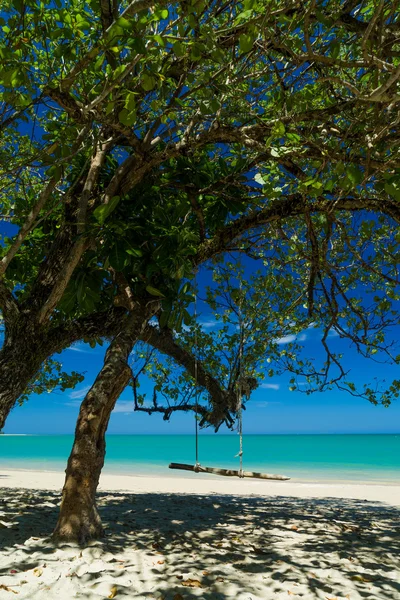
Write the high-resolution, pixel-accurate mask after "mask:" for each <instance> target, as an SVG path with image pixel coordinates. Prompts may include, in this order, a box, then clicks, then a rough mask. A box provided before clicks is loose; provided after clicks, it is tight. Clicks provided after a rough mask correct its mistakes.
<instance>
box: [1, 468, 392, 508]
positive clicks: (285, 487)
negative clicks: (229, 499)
mask: <svg viewBox="0 0 400 600" xmlns="http://www.w3.org/2000/svg"><path fill="white" fill-rule="evenodd" d="M63 483H64V471H60V470H59V471H43V470H22V469H21V470H19V469H7V468H0V488H13V489H15V488H20V489H21V488H24V489H34V490H52V491H59V492H61V489H62V486H63ZM98 491H99V492H106V491H107V492H116V491H118V492H127V493H133V494H145V493H155V494H171V493H173V494H182V495H194V494H195V495H210V494H212V495H220V496H260V497H266V496H276V497H295V498H316V499H323V498H342V499H355V500H367V501H371V502H382V503H385V504H387V505H391V506H400V484H396V483H395V482H393V483H375V482H358V481H357V482H348V481H346V482H343V481H340V482H335V481H329V482H328V481H293V480H289V481H273V480H271V481H266V480H258V479H238V478H231V477H218V476H212V475H208V476H204V475H201V474H187V475H186V476H180V477H179V476H174V475H171V476H158V475H145V474H139V475H125V474H110V473H107V472H105V473H102V475H101V478H100V484H99V488H98Z"/></svg>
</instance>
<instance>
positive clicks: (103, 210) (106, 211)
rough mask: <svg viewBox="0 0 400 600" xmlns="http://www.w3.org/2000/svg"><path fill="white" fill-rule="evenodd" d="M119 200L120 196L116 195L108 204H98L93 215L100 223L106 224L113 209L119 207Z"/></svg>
mask: <svg viewBox="0 0 400 600" xmlns="http://www.w3.org/2000/svg"><path fill="white" fill-rule="evenodd" d="M119 201H120V197H119V196H114V197H113V198H111V200H110V202H109V203H108V204H102V205H101V206H98V207H97V208H96V209H95V210H94V211H93V216H94V218H95V219H96V220H97V221H98V222H99V223H100V225H103V224H104V221H105V220H106V219H107V217H108V216H109V215H110V214H111V213H112V211H113V210H114V209H115V208H116V207H117V205H118V203H119Z"/></svg>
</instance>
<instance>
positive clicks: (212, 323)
mask: <svg viewBox="0 0 400 600" xmlns="http://www.w3.org/2000/svg"><path fill="white" fill-rule="evenodd" d="M200 325H201V326H202V327H204V329H212V328H213V327H217V326H218V325H219V323H218V321H216V320H215V319H209V320H208V321H200Z"/></svg>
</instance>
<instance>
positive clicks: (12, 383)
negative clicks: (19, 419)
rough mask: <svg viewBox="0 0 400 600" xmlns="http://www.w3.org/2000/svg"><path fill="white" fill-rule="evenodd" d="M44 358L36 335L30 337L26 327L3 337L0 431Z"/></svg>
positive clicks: (44, 346) (0, 378)
mask: <svg viewBox="0 0 400 600" xmlns="http://www.w3.org/2000/svg"><path fill="white" fill-rule="evenodd" d="M47 357H48V353H47V347H46V344H45V343H44V340H43V339H42V338H41V336H40V335H36V336H35V337H32V335H31V334H30V333H29V331H28V328H24V327H22V328H18V330H15V331H13V334H12V335H6V339H5V341H4V345H3V348H2V349H1V350H0V430H1V429H2V428H3V427H4V424H5V421H6V419H7V417H8V415H9V413H10V411H11V410H12V408H13V407H14V405H15V403H16V401H17V400H18V398H19V396H21V394H22V393H23V392H24V390H25V389H26V387H27V385H28V383H29V382H30V381H31V380H32V379H33V378H34V377H35V375H36V373H37V372H38V370H39V369H40V366H41V364H42V362H43V361H44V360H45V359H46V358H47Z"/></svg>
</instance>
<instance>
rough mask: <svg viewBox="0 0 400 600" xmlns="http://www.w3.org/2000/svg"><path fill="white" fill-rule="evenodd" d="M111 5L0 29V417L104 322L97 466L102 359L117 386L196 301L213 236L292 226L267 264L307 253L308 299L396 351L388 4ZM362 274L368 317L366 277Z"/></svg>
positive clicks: (95, 399) (29, 12)
mask: <svg viewBox="0 0 400 600" xmlns="http://www.w3.org/2000/svg"><path fill="white" fill-rule="evenodd" d="M116 8H118V11H114V12H113V13H112V14H111V12H110V11H108V10H105V8H104V6H103V3H102V5H101V6H99V5H98V3H97V2H95V1H94V0H93V1H92V2H91V3H89V4H87V5H82V3H81V2H79V1H77V0H76V1H70V2H69V4H68V6H67V7H63V6H62V5H60V6H58V5H56V7H54V5H53V4H48V5H45V4H41V5H40V6H37V4H36V3H35V2H25V3H22V2H16V1H14V2H12V3H11V2H10V3H8V4H7V5H6V7H5V9H4V11H3V13H2V20H3V22H2V31H3V38H2V42H1V46H0V53H1V58H2V60H3V67H2V70H1V72H0V79H1V85H2V88H1V94H2V98H1V100H2V106H1V124H0V129H1V135H2V138H1V140H2V141H1V144H2V145H1V149H0V152H1V158H2V161H1V162H2V167H1V169H2V171H1V173H0V176H1V182H2V187H1V189H2V192H1V193H2V196H1V202H2V214H3V218H5V219H8V220H10V222H11V223H12V224H14V225H16V226H17V231H16V232H15V234H14V235H13V236H11V237H10V238H9V239H5V240H4V245H3V256H2V260H1V267H0V277H1V279H0V306H1V310H2V313H3V317H4V321H5V340H4V344H3V348H2V350H1V353H0V374H1V376H0V427H2V425H3V423H4V421H5V418H6V417H7V414H8V413H9V411H10V410H11V408H12V406H13V405H14V403H15V401H16V400H17V398H18V397H19V396H20V395H21V394H22V393H23V392H24V390H25V389H26V388H27V386H28V385H29V382H31V381H32V379H33V378H34V377H35V376H36V374H37V372H38V370H39V369H40V366H41V365H42V364H43V361H45V360H46V359H48V358H49V357H50V356H52V355H53V354H54V353H55V352H59V351H60V350H62V349H63V348H65V347H68V345H70V344H71V343H73V342H74V341H76V340H78V339H85V340H88V341H91V343H96V340H99V339H100V338H102V337H108V338H112V339H114V342H113V343H112V344H111V346H110V350H109V352H108V353H107V356H106V361H105V364H104V367H103V369H102V371H101V373H100V374H99V378H98V380H97V381H96V383H95V385H94V387H93V388H92V390H91V392H90V393H89V395H88V397H87V398H86V399H85V401H84V403H83V405H82V412H81V417H82V420H80V421H79V424H78V429H77V432H78V430H79V431H80V433H81V434H82V436H83V437H85V436H86V437H85V440H86V441H85V443H83V441H82V440H83V437H82V438H81V441H80V442H79V444H78V446H79V445H80V446H81V448H92V449H93V450H94V451H96V448H98V451H99V455H96V456H95V455H93V457H92V458H93V461H92V464H96V465H101V463H102V460H103V459H104V444H103V441H102V440H103V437H104V432H105V429H106V426H107V422H108V415H107V413H108V412H109V410H110V409H111V408H112V406H113V398H115V394H116V393H117V390H114V389H113V390H112V389H111V388H107V385H108V384H107V385H106V383H105V381H109V379H107V377H108V375H107V374H108V373H109V372H110V369H113V370H114V377H115V381H117V380H118V381H119V382H120V386H122V385H123V383H124V381H125V379H124V373H125V374H126V373H127V371H126V368H125V365H126V357H127V355H128V354H129V352H130V349H129V345H131V346H130V347H131V348H133V347H134V344H135V342H136V341H137V340H139V339H140V338H141V335H142V333H143V328H144V327H146V325H147V322H148V320H149V318H150V316H151V315H152V314H156V313H158V312H160V310H161V315H160V319H162V321H161V326H162V328H163V327H165V326H170V327H174V326H176V324H177V323H179V321H180V320H181V319H183V318H184V317H183V315H185V312H184V311H185V310H186V308H185V303H186V304H187V302H188V299H185V296H186V295H187V293H186V292H185V285H186V283H187V280H190V279H191V278H192V277H193V272H194V270H196V269H197V268H198V267H199V266H200V265H202V264H204V263H205V262H207V261H209V260H210V259H212V258H213V257H215V256H218V255H221V254H222V253H225V252H231V251H234V250H237V251H240V252H241V253H243V252H245V253H248V254H250V255H251V254H252V253H253V252H254V248H257V246H258V245H261V246H263V247H264V250H262V252H264V255H265V256H264V260H265V261H266V262H267V263H268V262H269V261H270V260H271V256H270V253H268V250H266V249H265V248H268V247H269V244H271V243H274V244H277V245H279V244H281V245H282V248H283V247H285V248H287V249H288V252H289V254H288V256H289V260H288V261H284V262H281V265H280V269H281V271H280V274H279V271H278V270H276V269H274V270H273V271H272V274H273V275H279V277H280V278H281V279H280V281H282V278H284V277H285V276H287V274H288V273H290V270H291V268H292V267H291V265H292V264H293V263H295V262H296V261H297V262H298V264H299V265H302V266H303V267H304V269H305V271H307V274H308V275H307V284H306V286H307V295H306V298H305V300H304V303H305V304H306V305H307V307H308V311H309V317H310V318H313V319H319V320H320V322H321V323H323V324H324V326H325V328H326V331H329V328H331V327H337V328H339V330H340V331H341V332H342V334H343V335H345V332H347V330H346V329H345V328H344V327H343V321H345V320H346V319H347V320H348V321H349V322H350V325H351V328H350V331H351V335H352V336H353V337H352V339H353V341H354V342H355V343H357V344H358V345H359V348H360V349H362V348H365V349H366V350H365V351H366V353H367V354H368V353H369V352H370V351H372V349H378V348H377V346H378V345H379V344H380V345H381V346H382V349H383V351H388V348H387V346H386V345H385V342H384V334H383V331H384V328H385V326H387V325H388V324H390V322H394V321H395V320H396V316H395V315H391V313H390V311H391V309H392V307H393V310H395V305H396V302H397V301H398V295H397V284H398V276H397V267H396V260H397V259H396V257H397V244H398V239H397V237H396V236H397V233H396V230H395V228H394V223H396V224H397V223H398V221H399V218H400V211H399V204H398V199H399V185H398V177H399V155H398V122H397V111H396V107H397V106H398V103H399V94H398V91H397V88H398V79H399V76H400V72H399V66H398V62H399V59H398V52H399V50H398V42H397V32H398V28H399V21H398V14H397V13H396V11H395V10H394V9H393V7H392V6H391V5H386V4H385V3H381V4H380V5H379V7H378V8H376V7H375V5H374V4H373V3H372V2H363V3H361V2H343V1H339V0H337V1H335V2H329V3H328V4H327V5H326V6H325V5H324V6H323V7H317V6H316V3H315V2H313V1H312V2H309V3H306V4H304V3H300V2H298V3H297V2H294V3H293V2H290V3H289V2H288V3H283V5H282V3H281V2H279V3H278V2H274V1H272V0H271V1H268V2H265V1H263V2H257V1H256V0H245V1H244V2H243V3H237V2H233V1H230V0H228V2H226V3H224V4H223V5H222V6H221V5H220V3H217V2H205V1H204V0H200V1H193V2H190V1H189V2H177V3H173V2H171V3H166V2H159V3H157V4H156V5H155V4H154V3H152V2H150V1H146V0H134V1H133V2H131V3H130V4H129V5H126V4H124V3H122V5H121V7H116ZM114 13H115V14H114ZM116 13H118V15H120V16H117V14H116ZM371 213H372V214H371ZM380 219H381V220H382V222H380ZM370 238H372V240H373V244H372V246H371V245H370V242H369V240H370ZM368 248H372V250H371V252H372V254H371V252H369V251H368ZM349 255H351V256H352V259H351V260H349ZM343 272H344V273H345V274H344V276H342V273H343ZM369 277H372V278H374V282H375V283H376V285H377V287H378V291H377V294H376V299H375V300H373V302H372V303H371V311H370V313H368V314H369V315H370V316H369V317H368V318H367V319H365V316H364V315H363V313H362V311H360V310H359V306H360V299H359V296H357V292H358V291H359V290H358V288H359V287H360V286H361V287H362V286H363V285H365V283H366V282H367V280H368V278H369ZM278 280H279V279H277V281H278ZM328 282H329V284H330V285H329V287H328V286H327V283H328ZM386 283H387V284H388V285H387V286H386V287H387V289H388V290H390V297H388V295H387V294H386V293H385V292H384V285H385V284H386ZM350 290H352V291H351V293H349V291H350ZM160 303H161V307H160ZM138 315H142V317H143V322H142V323H139V321H138V319H137V317H138ZM164 321H165V322H164ZM371 327H372V330H373V331H374V332H375V333H374V335H375V338H373V339H372V344H371V342H370V338H369V331H370V329H371ZM340 328H341V329H340ZM127 331H129V332H130V333H131V335H130V337H129V336H128V337H129V340H128V339H127V337H126V332H127ZM346 335H347V333H346ZM379 336H380V337H379ZM382 336H383V337H382ZM325 341H326V340H325ZM328 350H329V349H328ZM328 350H327V351H328ZM118 352H119V353H120V357H119V359H118V360H117V358H116V355H117V354H118ZM328 358H329V361H330V363H331V364H332V363H333V364H334V365H336V367H337V368H339V365H338V363H337V362H335V360H336V359H335V357H334V356H332V355H329V353H328ZM394 358H395V357H394ZM17 367H18V368H17ZM307 373H308V375H310V377H311V376H312V377H314V376H318V372H313V371H310V372H307ZM106 376H107V377H106ZM321 377H322V378H323V377H324V374H322V375H321ZM341 377H342V379H343V374H342V375H341ZM326 382H329V378H328V379H326ZM322 383H323V382H322ZM373 397H374V393H373V391H372V390H371V398H372V399H373ZM106 398H108V399H107V400H106ZM104 407H106V408H107V410H103V408H104ZM93 411H94V412H93ZM96 411H97V412H96ZM92 414H96V415H98V416H99V418H100V417H101V418H100V420H101V423H100V424H99V426H98V428H97V429H96V428H95V430H93V431H92V430H91V429H90V428H88V427H87V422H86V421H87V419H88V415H92ZM96 418H97V417H96ZM94 420H96V419H94ZM90 436H92V437H90ZM97 442H98V444H97ZM85 444H86V445H85ZM95 453H96V452H95ZM101 454H102V455H103V458H101V456H100V455H101ZM79 460H80V459H79ZM79 460H78V458H77V455H76V454H75V462H73V461H70V471H71V470H72V471H73V470H74V469H75V471H76V469H77V467H76V465H77V464H78V463H79ZM81 464H82V461H81ZM97 472H98V467H96V469H94V471H93V473H94V475H93V479H94V482H95V480H96V477H97V475H96V473H97ZM79 477H80V480H81V481H84V479H85V478H84V477H82V476H79ZM67 487H68V486H67ZM89 487H90V489H91V490H92V491H93V489H94V488H95V485H94V484H93V482H92V483H91V485H90V486H89ZM89 495H90V494H89ZM92 501H93V494H92V492H91V497H90V502H92ZM66 504H68V502H67V503H66ZM70 504H71V503H70ZM88 510H89V509H88ZM93 518H95V517H93ZM88 527H89V530H90V524H89V525H88ZM94 529H96V527H94Z"/></svg>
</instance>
